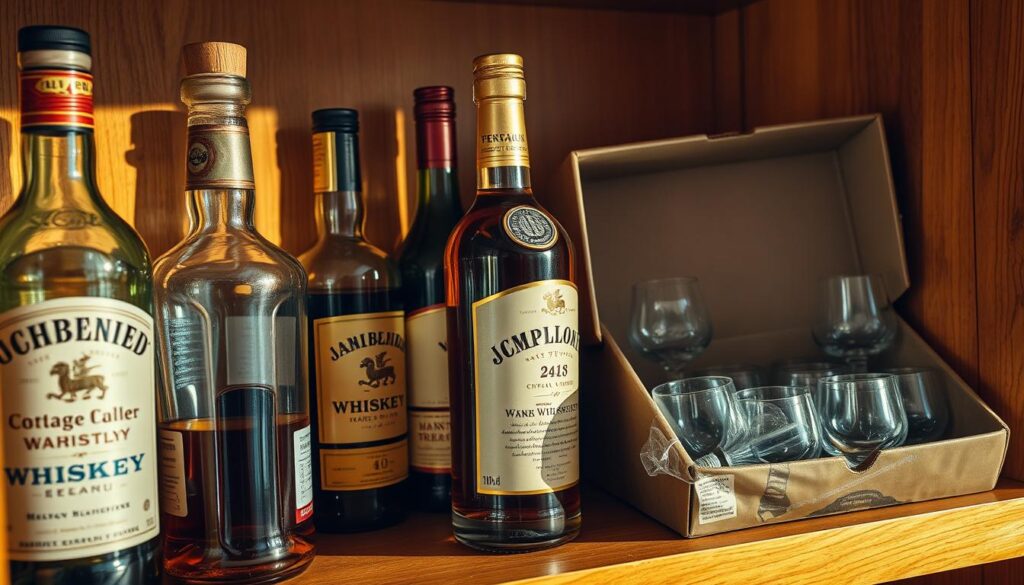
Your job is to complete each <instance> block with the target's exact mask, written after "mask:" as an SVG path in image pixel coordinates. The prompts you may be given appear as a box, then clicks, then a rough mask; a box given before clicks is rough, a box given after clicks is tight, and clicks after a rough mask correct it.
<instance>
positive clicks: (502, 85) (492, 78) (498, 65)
mask: <svg viewBox="0 0 1024 585" xmlns="http://www.w3.org/2000/svg"><path fill="white" fill-rule="evenodd" d="M473 76H474V81H473V101H474V102H476V105H477V117H476V121H477V122H476V127H477V133H476V141H477V147H476V166H477V187H478V188H479V189H516V188H518V189H524V188H529V186H530V149H529V144H528V142H527V139H526V114H525V109H524V107H523V101H524V100H525V99H526V80H525V77H524V75H523V59H522V57H520V56H519V55H513V54H499V55H483V56H481V57H477V58H476V59H474V61H473Z"/></svg>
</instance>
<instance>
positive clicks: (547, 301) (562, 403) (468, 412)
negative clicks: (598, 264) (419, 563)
mask: <svg viewBox="0 0 1024 585" xmlns="http://www.w3.org/2000/svg"><path fill="white" fill-rule="evenodd" d="M473 66H474V77H475V80H474V83H473V98H474V101H475V102H476V104H477V132H476V141H477V192H476V199H475V200H474V202H473V205H472V207H470V209H469V211H467V212H466V215H465V216H464V217H463V218H462V220H460V221H459V223H458V225H457V226H456V228H455V231H454V232H452V235H451V237H450V239H449V240H448V247H447V250H446V252H445V264H444V269H445V272H446V275H447V289H446V303H447V314H448V344H449V345H448V364H449V365H448V374H449V378H450V379H451V385H450V401H451V417H452V435H451V436H452V522H453V525H454V531H455V538H456V539H458V540H459V541H460V542H462V543H464V544H467V545H469V546H471V547H474V548H479V549H483V550H492V551H524V550H532V549H537V548H544V547H549V546H554V545H557V544H561V543H564V542H566V541H568V540H570V539H572V538H574V537H575V536H576V534H577V533H578V531H579V527H580V518H581V516H580V496H579V485H578V483H579V419H578V390H579V342H580V337H579V332H578V321H579V313H578V306H577V304H578V300H577V299H578V295H577V289H576V284H575V265H574V263H573V248H572V244H571V243H570V241H569V238H568V236H567V234H566V233H565V230H563V229H562V227H561V226H560V225H559V224H558V222H557V221H555V219H554V218H553V217H552V216H551V215H550V214H549V213H548V212H547V211H545V210H544V208H542V207H541V206H540V204H538V203H537V200H536V199H535V198H534V195H533V190H532V188H531V184H530V158H529V147H528V144H527V139H526V124H525V115H524V109H523V100H524V99H525V98H526V82H525V80H524V76H523V60H522V57H520V56H518V55H511V54H500V55H484V56H482V57H478V58H477V59H476V60H475V61H474V62H473Z"/></svg>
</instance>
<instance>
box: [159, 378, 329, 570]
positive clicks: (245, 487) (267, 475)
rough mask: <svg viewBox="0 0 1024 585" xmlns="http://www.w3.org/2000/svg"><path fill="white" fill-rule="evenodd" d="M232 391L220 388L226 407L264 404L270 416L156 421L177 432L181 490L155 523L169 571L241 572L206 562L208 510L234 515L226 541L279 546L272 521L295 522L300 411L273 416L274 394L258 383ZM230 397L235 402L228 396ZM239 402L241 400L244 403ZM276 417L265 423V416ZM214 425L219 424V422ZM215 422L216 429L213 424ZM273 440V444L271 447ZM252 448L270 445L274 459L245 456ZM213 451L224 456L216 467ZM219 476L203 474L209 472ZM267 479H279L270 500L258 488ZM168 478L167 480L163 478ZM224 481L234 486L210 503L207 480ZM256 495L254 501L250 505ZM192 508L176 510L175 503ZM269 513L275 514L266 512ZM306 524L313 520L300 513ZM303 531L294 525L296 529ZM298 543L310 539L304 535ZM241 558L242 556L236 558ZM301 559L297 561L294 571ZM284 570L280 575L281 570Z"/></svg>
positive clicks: (303, 423)
mask: <svg viewBox="0 0 1024 585" xmlns="http://www.w3.org/2000/svg"><path fill="white" fill-rule="evenodd" d="M234 392H235V393H236V395H235V396H233V397H228V396H222V400H221V402H222V406H223V408H224V409H225V410H228V411H230V410H232V409H239V408H240V407H241V408H244V410H245V411H247V414H251V413H252V411H254V410H259V411H266V412H267V413H268V414H269V416H267V417H263V416H259V417H255V416H244V417H231V416H226V417H222V418H221V420H220V421H219V424H218V425H215V424H214V422H213V421H212V420H211V419H192V420H179V421H171V422H167V423H164V424H161V425H160V430H161V431H171V432H176V433H180V434H181V445H182V453H181V458H182V460H183V462H184V465H183V469H184V470H185V476H184V478H182V479H183V484H184V486H183V488H184V489H182V490H181V491H182V493H184V494H185V499H184V501H182V502H178V503H177V505H176V506H174V507H173V509H164V510H163V511H162V515H161V524H162V526H163V529H164V555H165V556H166V564H167V569H168V572H170V573H171V574H174V575H191V576H193V578H196V579H203V580H206V579H209V580H230V579H231V578H237V577H239V569H238V568H237V567H236V568H230V569H227V568H226V567H225V570H223V571H222V570H221V567H220V565H218V564H211V563H210V562H209V561H210V559H208V558H207V557H208V550H207V549H206V547H203V546H201V545H200V544H199V543H203V542H204V541H205V540H206V537H207V533H206V531H207V527H208V526H211V525H216V524H217V523H218V520H217V519H213V520H212V521H211V519H209V518H207V517H206V515H207V514H208V513H213V514H223V515H225V516H233V518H231V519H230V520H229V521H228V522H227V523H229V524H231V525H232V526H233V527H234V530H232V532H231V533H230V534H228V535H227V537H228V538H227V539H225V542H224V545H225V548H229V549H230V548H234V549H244V550H247V551H255V553H256V554H261V552H266V551H273V550H274V549H276V548H278V547H280V542H279V541H280V540H282V538H283V533H281V532H278V531H276V530H274V529H268V528H270V527H276V526H282V527H284V529H285V532H290V531H292V530H293V529H295V527H296V523H297V521H298V515H297V509H298V508H297V506H296V493H295V489H296V485H295V477H296V472H295V464H296V461H295V457H294V454H295V436H296V432H297V431H301V430H302V429H304V428H306V427H307V426H309V417H307V416H306V415H305V414H281V415H277V416H276V421H275V417H274V416H273V414H271V413H273V411H274V410H275V408H274V404H273V402H272V401H273V396H272V394H271V393H270V392H269V391H266V390H264V389H259V388H245V389H235V390H234ZM232 402H234V404H232ZM240 403H245V404H244V407H243V405H242V404H240ZM268 420H269V421H275V422H274V424H270V425H267V424H265V421H268ZM218 426H219V429H218V428H217V427H218ZM215 429H216V430H215ZM275 447H276V448H275ZM253 450H257V451H260V452H276V453H277V460H276V461H269V460H266V459H265V458H261V457H252V456H249V455H250V454H251V453H252V452H253ZM215 459H219V460H220V461H222V464H221V465H220V466H218V469H217V470H214V469H210V466H209V464H208V462H209V461H213V460H215ZM210 473H213V474H216V475H217V477H215V478H214V477H208V476H207V474H210ZM267 481H273V482H275V483H276V484H277V485H278V486H279V490H278V492H279V493H280V495H281V501H280V502H275V503H273V504H271V505H266V503H265V502H264V503H261V502H263V501H264V499H263V496H262V494H263V493H264V492H265V491H266V490H267V485H265V482H267ZM165 485H166V484H165ZM218 485H219V486H224V488H225V489H227V490H228V491H230V493H231V494H232V497H231V499H230V500H229V501H228V502H227V504H228V505H227V508H226V509H225V510H223V511H219V512H218V511H217V510H216V509H213V510H208V509H207V508H208V505H207V503H208V502H210V501H213V500H215V499H216V495H214V494H207V493H205V490H206V489H207V487H208V486H218ZM254 502H256V503H258V505H255V506H254V505H253V503H254ZM185 509H187V510H193V511H194V512H193V513H190V514H188V515H187V516H181V515H179V514H177V513H175V511H177V510H185ZM267 515H273V516H275V517H274V518H266V517H265V516H267ZM302 524H305V525H306V527H307V529H311V528H312V523H311V522H309V521H308V520H304V521H303V522H302ZM298 531H299V532H300V533H301V532H302V528H301V527H300V528H299V530H298ZM300 546H301V547H303V548H306V549H309V548H311V545H309V544H308V543H302V544H301V545H300ZM236 562H237V564H239V565H242V564H243V562H240V561H236ZM301 569H302V567H299V568H297V570H296V571H294V572H298V571H300V570H301ZM287 574H292V573H286V574H285V575H282V576H287Z"/></svg>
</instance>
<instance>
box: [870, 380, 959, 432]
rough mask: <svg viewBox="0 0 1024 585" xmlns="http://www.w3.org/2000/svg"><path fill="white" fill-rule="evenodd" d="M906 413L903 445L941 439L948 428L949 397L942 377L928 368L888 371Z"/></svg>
mask: <svg viewBox="0 0 1024 585" xmlns="http://www.w3.org/2000/svg"><path fill="white" fill-rule="evenodd" d="M885 372H886V373H889V374H892V375H894V376H896V385H897V386H898V387H899V390H900V398H901V399H902V400H903V409H904V410H905V411H906V413H907V423H908V427H907V444H908V445H916V444H918V443H928V442H930V441H935V440H938V439H940V438H942V436H943V435H945V434H946V429H947V428H948V427H949V413H950V408H949V394H947V392H946V381H945V378H944V377H943V375H942V374H941V373H940V372H939V371H937V370H933V369H930V368H916V367H905V368H889V369H887V370H885Z"/></svg>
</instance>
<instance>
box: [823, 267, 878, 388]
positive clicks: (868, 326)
mask: <svg viewBox="0 0 1024 585" xmlns="http://www.w3.org/2000/svg"><path fill="white" fill-rule="evenodd" d="M896 330H897V328H896V316H895V315H894V314H893V310H892V305H891V304H890V303H889V297H888V296H887V295H886V293H885V286H884V285H883V283H882V280H881V279H880V278H878V277H876V276H868V275H860V276H834V277H832V278H829V279H827V280H825V281H824V282H823V283H822V293H821V299H820V305H819V313H818V318H817V321H816V322H815V324H814V327H813V328H812V331H811V332H812V334H813V336H814V341H815V343H817V344H818V346H819V347H821V349H823V350H824V351H825V353H827V354H828V355H831V356H835V357H839V358H842V359H845V360H846V362H847V363H848V364H849V365H850V367H851V369H852V370H853V371H854V372H866V371H867V363H868V357H869V356H872V355H876V354H879V353H881V352H883V351H885V350H886V349H887V348H888V347H889V346H890V345H891V344H892V342H893V341H894V340H895V339H896Z"/></svg>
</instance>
